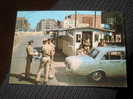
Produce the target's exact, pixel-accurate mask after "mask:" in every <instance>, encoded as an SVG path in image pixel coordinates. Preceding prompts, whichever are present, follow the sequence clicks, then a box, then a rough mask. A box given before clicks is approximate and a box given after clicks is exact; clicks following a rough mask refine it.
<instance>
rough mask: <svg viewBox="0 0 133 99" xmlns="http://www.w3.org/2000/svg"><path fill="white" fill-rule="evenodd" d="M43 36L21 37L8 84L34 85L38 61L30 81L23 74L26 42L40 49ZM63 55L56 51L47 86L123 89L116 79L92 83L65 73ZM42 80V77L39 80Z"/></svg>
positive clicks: (33, 65) (84, 78) (14, 51)
mask: <svg viewBox="0 0 133 99" xmlns="http://www.w3.org/2000/svg"><path fill="white" fill-rule="evenodd" d="M43 38H44V35H43V34H41V33H39V34H33V35H28V34H26V35H24V36H22V37H21V40H20V41H19V42H18V44H16V46H15V47H14V49H13V53H12V63H11V70H10V81H9V83H13V84H34V83H35V74H36V73H37V71H38V68H39V64H40V61H39V60H35V59H33V63H32V67H31V79H30V80H25V79H24V72H25V66H26V61H25V60H26V59H25V58H26V50H25V47H26V44H27V41H29V40H33V41H34V44H33V47H40V46H41V45H42V39H43ZM64 59H65V55H63V53H62V52H60V51H59V50H56V54H55V60H54V66H55V78H54V79H50V80H49V81H48V85H52V86H54V85H56V86H58V85H59V86H102V87H104V86H106V87H112V86H113V87H121V86H122V87H125V86H127V85H126V82H125V81H121V80H118V79H108V80H107V81H102V82H94V81H91V80H89V79H88V77H87V76H79V75H74V74H71V73H67V72H66V71H65V64H64ZM41 79H42V80H43V76H42V78H41Z"/></svg>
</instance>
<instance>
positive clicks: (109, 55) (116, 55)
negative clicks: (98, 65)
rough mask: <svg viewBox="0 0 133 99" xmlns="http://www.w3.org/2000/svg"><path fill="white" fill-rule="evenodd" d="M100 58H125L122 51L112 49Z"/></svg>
mask: <svg viewBox="0 0 133 99" xmlns="http://www.w3.org/2000/svg"><path fill="white" fill-rule="evenodd" d="M102 59H105V60H121V59H125V53H124V51H112V52H108V53H107V54H106V55H104V57H103V58H102Z"/></svg>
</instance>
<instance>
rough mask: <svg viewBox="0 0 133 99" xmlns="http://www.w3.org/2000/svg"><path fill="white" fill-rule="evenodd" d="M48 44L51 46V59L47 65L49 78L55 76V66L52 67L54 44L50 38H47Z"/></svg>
mask: <svg viewBox="0 0 133 99" xmlns="http://www.w3.org/2000/svg"><path fill="white" fill-rule="evenodd" d="M48 44H49V45H50V46H51V47H52V53H51V56H50V58H51V61H50V66H49V78H50V79H53V78H54V76H55V68H54V55H55V45H54V43H53V42H52V39H48Z"/></svg>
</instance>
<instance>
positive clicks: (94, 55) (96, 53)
mask: <svg viewBox="0 0 133 99" xmlns="http://www.w3.org/2000/svg"><path fill="white" fill-rule="evenodd" d="M98 53H99V51H98V50H97V49H92V50H91V51H90V53H89V56H91V57H92V58H95V57H96V56H97V55H98Z"/></svg>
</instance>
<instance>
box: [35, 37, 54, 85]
mask: <svg viewBox="0 0 133 99" xmlns="http://www.w3.org/2000/svg"><path fill="white" fill-rule="evenodd" d="M51 53H52V47H51V46H50V45H49V44H48V40H47V39H44V40H43V46H42V58H41V61H40V67H39V70H38V72H37V76H36V81H37V82H40V76H41V72H42V70H44V83H47V81H48V73H49V66H50V61H51V60H50V56H51Z"/></svg>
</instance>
